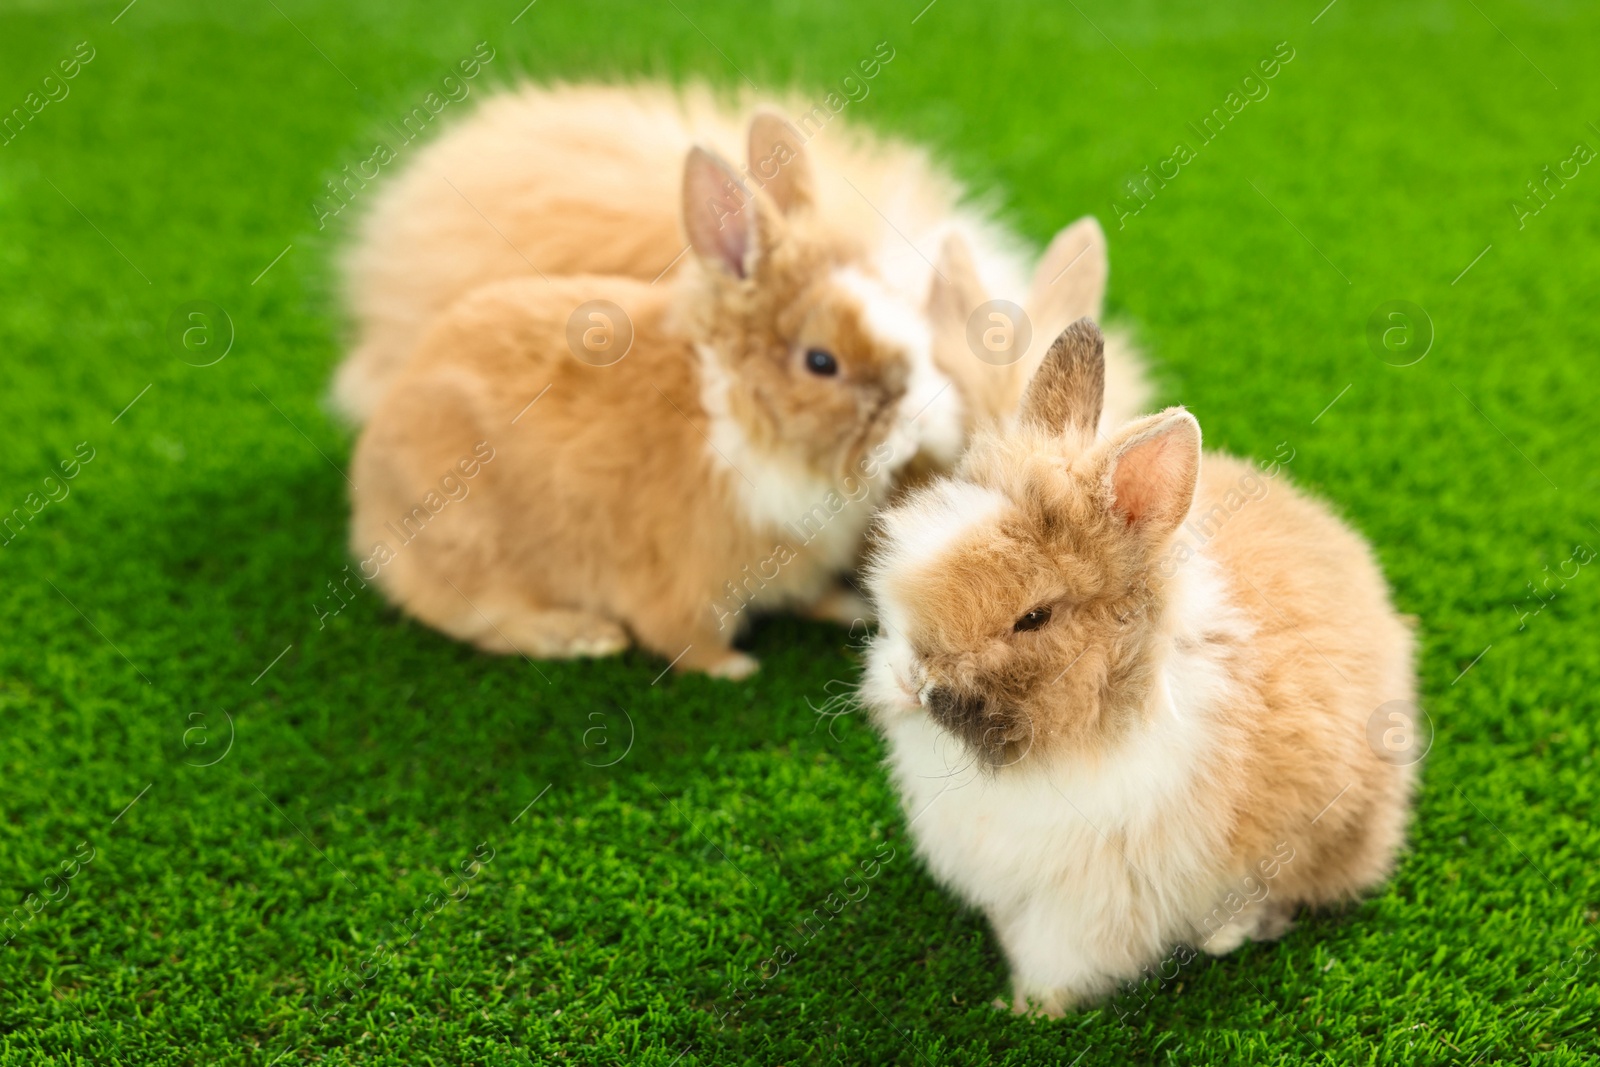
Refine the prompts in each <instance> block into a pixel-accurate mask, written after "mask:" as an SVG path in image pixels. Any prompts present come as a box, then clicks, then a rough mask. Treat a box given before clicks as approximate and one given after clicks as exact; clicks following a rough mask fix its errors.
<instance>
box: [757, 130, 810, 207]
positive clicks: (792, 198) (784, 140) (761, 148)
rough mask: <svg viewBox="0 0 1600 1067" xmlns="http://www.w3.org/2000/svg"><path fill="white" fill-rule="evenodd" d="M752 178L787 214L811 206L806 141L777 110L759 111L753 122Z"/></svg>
mask: <svg viewBox="0 0 1600 1067" xmlns="http://www.w3.org/2000/svg"><path fill="white" fill-rule="evenodd" d="M750 176H751V178H753V179H754V180H755V182H756V184H757V185H759V186H760V187H761V188H762V189H765V190H766V192H767V195H768V196H770V197H772V201H773V203H775V204H777V205H778V210H779V211H781V212H783V213H784V214H785V215H788V214H790V213H791V212H793V211H794V210H795V209H796V208H799V207H810V206H811V203H812V194H813V190H812V177H811V161H810V159H809V158H807V156H806V151H805V140H804V139H803V138H802V137H801V136H800V131H799V130H797V129H795V128H794V126H792V125H791V124H790V123H789V120H788V119H786V118H784V117H783V116H782V115H780V114H778V112H776V111H769V110H765V109H763V110H761V111H757V112H756V114H755V117H754V118H752V119H751V120H750Z"/></svg>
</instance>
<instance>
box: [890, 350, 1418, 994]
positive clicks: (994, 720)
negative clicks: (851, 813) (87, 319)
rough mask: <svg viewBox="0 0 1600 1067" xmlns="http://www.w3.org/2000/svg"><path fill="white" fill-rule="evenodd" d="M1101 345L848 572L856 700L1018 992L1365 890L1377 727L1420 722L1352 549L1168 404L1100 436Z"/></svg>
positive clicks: (1399, 655) (1131, 968) (1383, 602)
mask: <svg viewBox="0 0 1600 1067" xmlns="http://www.w3.org/2000/svg"><path fill="white" fill-rule="evenodd" d="M1099 358H1100V356H1099V337H1098V333H1097V332H1096V331H1094V330H1093V327H1092V326H1090V325H1088V324H1080V325H1079V326H1075V327H1073V328H1072V329H1071V330H1069V331H1067V333H1066V334H1064V335H1063V337H1062V339H1061V341H1059V342H1058V343H1057V346H1056V348H1054V349H1052V350H1051V353H1050V355H1049V356H1048V357H1047V358H1046V360H1045V362H1044V365H1043V366H1042V367H1041V368H1040V372H1039V374H1038V375H1037V376H1036V378H1035V380H1034V381H1033V383H1032V384H1030V386H1029V390H1028V394H1027V397H1026V398H1025V399H1024V402H1023V410H1022V413H1021V415H1020V416H1019V418H1018V419H1016V420H1013V422H1012V423H1011V424H1009V425H1008V426H1006V427H1005V428H1003V429H1002V430H999V431H996V432H994V433H990V434H985V435H983V436H981V437H980V439H979V440H978V441H977V442H976V443H975V444H974V446H973V449H972V451H971V452H970V453H969V455H968V456H967V457H966V459H965V460H964V461H963V463H962V466H961V468H960V470H959V471H958V473H957V475H956V476H955V478H953V479H947V480H943V481H940V482H936V483H934V484H933V485H931V486H929V487H927V488H924V489H923V490H920V491H919V492H918V493H916V494H913V495H912V496H911V498H909V499H908V500H907V501H906V502H904V503H902V504H900V505H898V506H896V507H894V508H892V509H890V511H889V512H888V513H887V514H886V515H885V518H884V526H883V535H884V536H883V544H882V546H881V547H880V550H879V553H878V555H877V558H876V562H875V563H874V565H873V568H872V571H871V574H872V579H871V582H872V584H871V590H872V592H873V597H874V600H875V601H876V603H877V606H878V610H879V613H880V618H881V619H882V624H883V625H882V629H881V631H880V634H879V636H878V637H877V638H876V640H875V642H874V644H873V647H872V649H871V652H870V655H869V666H868V671H867V675H866V678H865V680H864V682H863V686H862V695H863V698H864V700H865V701H866V703H867V704H868V705H869V706H870V707H871V708H872V709H873V712H874V718H875V720H876V722H877V723H878V725H879V727H880V729H881V730H882V732H883V734H884V736H885V739H886V741H887V744H888V748H889V763H890V767H891V769H892V773H893V777H894V780H895V782H896V784H897V786H898V788H899V790H900V792H901V796H902V801H903V804H904V807H905V809H906V811H907V814H908V816H909V818H910V824H911V833H912V834H913V836H914V838H915V840H916V843H917V849H918V852H919V854H920V855H921V856H922V857H923V858H924V860H925V861H926V862H927V864H928V867H929V869H930V871H931V872H932V873H933V874H934V876H935V877H936V878H937V879H939V880H940V881H941V882H943V883H944V884H945V885H947V886H948V887H950V888H951V889H952V890H953V891H954V892H955V893H956V894H957V895H958V896H960V897H961V898H962V899H963V900H964V901H966V902H967V903H969V904H971V905H972V906H975V907H978V908H981V909H982V910H983V911H984V913H985V914H986V915H987V916H988V918H989V920H990V922H991V923H992V925H993V928H994V930H995V933H996V935H997V937H998V938H999V940H1000V942H1001V944H1002V945H1003V946H1004V949H1005V952H1006V955H1007V957H1008V959H1009V960H1010V963H1011V967H1012V976H1013V986H1014V1004H1015V1006H1016V1008H1017V1009H1018V1010H1025V1009H1027V1008H1029V1007H1031V1008H1033V1009H1036V1010H1043V1011H1046V1012H1050V1013H1059V1012H1061V1011H1064V1010H1066V1009H1069V1008H1072V1007H1075V1006H1079V1005H1082V1004H1084V1003H1086V1002H1088V1001H1090V1000H1093V999H1094V998H1097V997H1101V996H1104V995H1106V994H1108V993H1110V992H1111V991H1113V990H1114V989H1116V988H1117V987H1118V986H1120V985H1122V984H1124V983H1128V982H1131V981H1135V980H1138V979H1140V978H1142V977H1145V976H1147V975H1153V974H1154V973H1155V972H1156V971H1157V969H1158V968H1159V967H1160V965H1161V964H1162V961H1163V960H1164V958H1167V957H1168V954H1169V953H1171V952H1172V951H1173V950H1174V949H1175V948H1177V947H1178V946H1183V945H1193V946H1196V947H1199V948H1201V949H1203V950H1205V951H1208V952H1211V953H1214V954H1219V955H1220V954H1222V953H1226V952H1229V951H1231V950H1233V949H1234V948H1236V947H1237V946H1238V945H1239V944H1240V943H1242V942H1243V941H1244V940H1245V939H1247V938H1248V939H1263V940H1265V939H1271V938H1274V937H1277V936H1278V935H1280V934H1281V933H1282V932H1283V931H1284V930H1285V929H1287V927H1288V926H1289V923H1290V918H1291V916H1292V915H1293V914H1294V912H1295V910H1296V909H1297V908H1299V907H1300V906H1303V905H1307V906H1317V905H1322V904H1328V903H1332V902H1335V901H1340V900H1348V899H1351V898H1353V897H1355V896H1357V895H1358V894H1360V893H1361V892H1363V891H1364V890H1367V889H1370V888H1371V887H1373V886H1374V885H1376V884H1377V883H1379V882H1380V881H1381V880H1382V879H1383V878H1384V877H1385V876H1386V875H1387V873H1388V871H1389V869H1390V867H1391V864H1392V862H1393V858H1394V854H1395V852H1396V850H1397V849H1398V847H1399V846H1400V844H1401V842H1402V839H1403V834H1404V827H1405V822H1406V818H1407V811H1408V804H1409V798H1410V794H1411V789H1412V783H1413V768H1412V766H1410V765H1409V763H1408V762H1407V760H1405V759H1403V758H1402V759H1395V758H1385V757H1386V755H1388V754H1387V753H1385V752H1383V751H1382V746H1378V747H1374V743H1373V741H1372V738H1373V736H1374V734H1373V725H1372V724H1373V723H1374V721H1375V720H1377V721H1379V722H1380V725H1381V726H1382V727H1383V728H1385V729H1387V730H1395V729H1398V730H1401V731H1407V730H1413V729H1414V723H1413V722H1412V721H1411V715H1412V712H1413V709H1414V701H1415V695H1416V688H1415V687H1416V683H1415V674H1414V666H1413V660H1414V638H1413V635H1412V633H1411V630H1410V628H1409V627H1408V626H1407V625H1406V624H1405V622H1404V621H1403V620H1402V619H1401V617H1400V616H1399V615H1398V614H1397V613H1396V611H1395V610H1394V608H1393V606H1392V604H1391V602H1390V598H1389V593H1388V589H1387V587H1386V585H1385V583H1384V581H1383V578H1382V575H1381V573H1380V572H1379V569H1378V567H1377V565H1376V562H1375V561H1374V559H1373V556H1372V553H1371V550H1370V549H1369V548H1368V546H1367V545H1366V543H1365V542H1364V541H1363V540H1362V539H1361V538H1360V537H1359V536H1358V535H1357V534H1355V533H1354V532H1353V531H1352V530H1351V529H1350V528H1349V527H1348V526H1346V525H1345V524H1344V523H1343V522H1341V521H1340V520H1339V519H1338V518H1336V517H1335V516H1334V515H1333V514H1332V513H1331V512H1330V511H1329V509H1328V508H1327V507H1325V506H1324V505H1322V504H1320V503H1318V502H1316V501H1314V500H1312V499H1310V498H1309V497H1307V496H1305V495H1304V494H1302V493H1300V492H1298V491H1296V490H1295V489H1294V488H1292V487H1291V486H1290V485H1289V484H1287V481H1286V480H1285V479H1284V478H1283V476H1282V475H1281V473H1280V472H1279V471H1278V470H1276V469H1275V468H1274V469H1273V473H1272V474H1271V475H1268V474H1267V473H1265V471H1264V469H1263V468H1262V467H1260V466H1258V465H1255V464H1250V463H1246V462H1244V461H1241V460H1237V459H1233V458H1231V457H1227V456H1223V455H1218V454H1206V455H1205V456H1204V459H1203V461H1202V459H1201V454H1200V447H1199V442H1200V436H1199V427H1198V424H1196V423H1195V422H1194V419H1193V417H1192V416H1190V415H1189V414H1188V413H1187V412H1184V411H1183V410H1182V409H1170V410H1169V411H1167V412H1164V413H1162V414H1160V415H1155V416H1150V417H1148V418H1146V419H1143V420H1140V421H1138V422H1135V423H1134V424H1132V425H1131V426H1128V427H1125V428H1123V429H1121V430H1120V431H1117V432H1116V433H1114V434H1113V435H1112V436H1111V438H1110V440H1109V441H1108V440H1105V439H1104V438H1097V437H1096V436H1095V434H1094V427H1095V426H1096V424H1097V421H1098V407H1099V397H1098V395H1097V393H1096V390H1097V388H1098V387H1099V381H1098V380H1097V375H1098V374H1099V371H1098V370H1097V369H1096V367H1095V364H1096V362H1097V361H1098V360H1099ZM1041 620H1042V621H1041ZM1410 762H1411V763H1414V762H1415V761H1414V760H1413V761H1410ZM1178 951H1179V952H1180V953H1181V952H1182V951H1183V950H1182V949H1181V948H1179V949H1178ZM1180 958H1181V957H1180Z"/></svg>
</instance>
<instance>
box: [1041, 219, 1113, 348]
mask: <svg viewBox="0 0 1600 1067" xmlns="http://www.w3.org/2000/svg"><path fill="white" fill-rule="evenodd" d="M1108 269H1109V268H1108V266H1107V262H1106V235H1105V231H1104V230H1102V229H1101V228H1100V223H1098V222H1096V221H1095V218H1094V216H1093V215H1085V216H1084V217H1083V218H1081V219H1079V220H1078V221H1077V222H1074V223H1073V224H1072V225H1070V226H1068V227H1067V228H1066V229H1064V230H1062V231H1061V232H1060V233H1058V234H1056V236H1055V239H1054V240H1052V241H1051V242H1050V247H1049V248H1047V249H1045V252H1044V255H1043V256H1041V257H1039V265H1038V266H1037V267H1035V268H1034V271H1033V285H1032V286H1031V287H1030V288H1029V291H1028V316H1029V317H1030V318H1031V319H1033V325H1034V328H1035V329H1036V330H1037V331H1038V332H1039V334H1040V335H1042V336H1045V337H1049V336H1051V335H1052V334H1053V333H1055V331H1057V330H1059V329H1061V328H1062V327H1064V326H1066V325H1067V323H1069V322H1076V321H1077V320H1078V319H1081V318H1083V317H1084V316H1086V315H1087V316H1089V317H1090V318H1099V317H1100V314H1101V311H1102V310H1103V307H1104V304H1105V298H1106V275H1107V273H1108Z"/></svg>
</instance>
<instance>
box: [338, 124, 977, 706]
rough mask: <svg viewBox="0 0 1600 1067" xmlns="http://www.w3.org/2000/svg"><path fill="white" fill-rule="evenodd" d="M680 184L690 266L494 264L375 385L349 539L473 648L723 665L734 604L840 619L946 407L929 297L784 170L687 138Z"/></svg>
mask: <svg viewBox="0 0 1600 1067" xmlns="http://www.w3.org/2000/svg"><path fill="white" fill-rule="evenodd" d="M681 203H682V210H683V214H684V227H685V230H686V232H687V233H688V234H689V238H690V241H691V244H692V248H693V251H694V259H693V261H692V262H691V265H690V268H689V269H687V270H685V271H683V272H682V273H680V274H679V275H677V276H676V277H675V278H673V279H672V280H670V281H665V282H663V283H662V284H654V285H653V284H651V283H648V282H645V281H641V280H638V279H633V278H625V277H616V276H610V277H607V276H597V275H591V276H576V277H558V278H551V279H541V278H538V277H533V276H530V277H526V278H513V279H507V280H501V281H497V282H493V283H490V284H489V285H487V286H484V287H482V288H480V289H478V290H475V291H474V292H472V293H470V294H468V295H467V296H465V297H463V298H462V299H461V300H460V301H458V302H457V303H456V304H455V305H453V306H452V307H451V308H450V309H448V310H447V311H446V312H445V313H444V314H443V315H442V316H441V318H440V319H439V320H438V321H437V322H436V323H435V325H434V327H433V328H432V329H431V330H429V331H428V332H427V333H426V335H425V336H424V337H423V339H422V341H421V342H420V344H419V346H418V349H417V352H416V353H415V355H414V356H413V358H411V359H410V360H409V361H408V362H407V364H406V365H405V366H404V367H403V368H402V369H401V371H400V374H399V376H398V378H397V379H396V380H395V382H394V383H393V385H392V386H391V387H390V388H389V389H388V390H387V391H386V393H385V395H384V396H383V398H382V399H381V400H380V401H379V404H378V407H377V409H376V410H375V411H374V413H373V415H372V418H371V420H370V421H369V422H368V423H367V425H366V427H365V428H364V430H363V432H362V434H361V436H360V439H359V440H358V442H357V446H356V450H355V458H354V463H353V471H352V477H353V481H354V484H355V485H356V486H358V487H359V488H358V489H357V490H356V492H355V493H354V500H353V511H354V516H353V521H352V527H351V544H352V548H353V550H354V552H355V554H356V556H357V557H358V558H359V559H360V560H361V561H362V562H361V573H362V576H363V578H365V579H366V580H368V581H375V582H376V583H377V584H378V585H379V587H380V588H381V589H382V590H383V591H384V592H385V594H386V595H387V596H388V597H389V598H390V599H391V600H392V601H393V602H395V603H396V604H398V605H399V606H400V607H401V608H402V609H404V610H405V611H406V612H407V613H409V614H410V615H412V616H414V617H416V618H417V619H419V620H421V621H422V622H424V623H426V624H428V625H430V626H433V627H435V628H437V629H439V630H441V631H443V632H445V633H447V634H449V635H451V636H453V637H456V638H459V639H462V640H466V641H471V642H473V643H475V644H476V645H478V646H479V647H480V648H483V649H485V650H488V651H492V652H503V653H509V652H517V653H521V654H523V655H525V656H528V657H548V658H561V657H576V656H599V655H607V654H610V653H614V652H617V651H620V650H621V649H623V648H624V647H626V646H627V645H629V644H630V643H631V642H637V643H638V644H639V645H641V646H642V647H644V648H646V649H648V650H650V651H652V652H655V653H657V654H659V655H661V656H662V657H663V658H666V659H668V660H670V661H671V663H672V665H674V666H676V667H677V668H678V669H680V670H698V671H704V672H706V673H708V674H712V675H715V676H720V677H727V678H741V677H745V676H747V675H749V674H750V673H751V672H752V671H754V670H755V669H756V666H757V664H756V661H755V660H754V659H753V658H752V657H750V656H748V655H746V654H744V653H742V652H739V651H737V650H735V649H734V648H733V647H732V641H733V638H734V636H735V634H736V633H737V632H738V630H739V624H740V623H741V622H742V621H743V620H744V619H745V618H746V617H747V616H746V613H745V609H746V608H747V607H748V608H752V609H756V610H761V609H766V608H769V607H776V606H781V605H797V606H800V607H802V608H804V609H806V610H809V611H811V612H812V613H814V614H816V615H818V616H819V617H824V618H833V617H844V618H848V617H852V612H853V610H854V608H855V606H856V605H855V600H856V599H858V598H855V597H853V596H851V595H850V592H849V590H841V588H840V587H838V586H836V585H835V584H834V583H835V577H836V576H837V575H839V574H841V573H843V572H845V571H847V570H848V569H850V568H851V567H852V566H853V564H854V563H855V560H856V555H857V552H858V549H859V546H860V543H861V540H862V536H863V532H864V530H865V527H866V525H867V523H868V522H869V520H870V517H871V514H872V511H873V509H874V507H875V506H876V505H877V504H878V503H879V502H881V500H882V499H883V498H884V496H885V495H886V493H887V492H888V490H889V487H890V485H891V484H892V475H893V473H894V471H895V470H897V469H898V468H899V467H900V466H902V465H903V464H905V463H906V462H907V461H908V460H909V459H910V457H911V456H912V455H914V454H916V453H917V452H918V451H919V450H920V449H924V448H926V447H928V445H929V442H930V440H938V439H947V438H950V436H951V433H952V425H953V422H952V420H954V419H956V418H958V416H959V408H958V407H957V406H956V405H955V403H954V400H953V397H952V394H951V393H950V390H949V388H948V386H949V383H948V381H946V380H944V379H943V378H942V377H941V376H940V375H939V374H938V373H937V372H936V371H935V370H934V369H933V367H932V364H931V362H930V360H929V359H928V357H927V348H928V345H929V339H928V336H927V326H926V316H925V313H924V312H923V311H922V310H921V309H917V308H914V307H910V306H908V305H905V304H904V302H903V301H901V300H899V298H898V297H897V296H896V295H895V294H894V293H893V292H892V291H890V289H889V288H888V287H887V285H886V284H885V283H884V282H883V281H882V280H881V279H879V278H877V277H876V276H875V275H873V274H871V273H870V272H869V271H868V270H867V269H866V268H865V267H863V265H862V264H863V262H864V261H863V257H862V256H861V255H860V249H859V247H858V246H857V245H854V244H852V243H850V242H848V241H845V240H843V239H842V238H841V237H840V235H838V234H837V233H835V232H834V231H832V230H831V229H830V228H829V227H827V226H825V225H822V224H820V223H819V222H818V221H817V219H816V214H815V211H814V210H812V208H811V206H810V205H809V203H808V200H807V197H806V194H805V191H804V190H803V189H800V190H793V191H791V195H790V196H788V197H786V198H785V201H784V203H782V204H780V203H779V201H778V200H777V199H776V198H774V197H773V196H772V195H771V194H770V193H769V192H768V191H766V190H764V189H758V190H751V189H749V188H748V187H747V186H746V185H745V184H744V183H743V182H742V181H741V180H740V178H739V176H738V175H737V174H736V173H735V172H734V171H733V169H732V168H731V167H730V166H728V164H726V163H724V162H723V161H721V160H720V159H719V158H717V157H716V156H714V155H713V154H711V153H710V152H708V151H705V150H703V149H700V148H696V149H693V150H691V151H690V152H689V154H688V157H687V159H686V161H685V163H684V167H683V185H682V194H681ZM596 301H609V302H610V303H611V305H614V307H615V308H616V309H620V310H619V311H613V312H611V313H610V317H609V318H606V313H604V312H596V311H594V310H592V309H593V308H594V307H595V306H596V305H595V304H594V302H596ZM597 316H598V317H597ZM597 330H598V331H600V333H597V334H594V336H593V337H592V338H591V337H590V334H591V333H593V332H594V331H597ZM591 340H592V341H593V342H594V344H591V343H590V342H591ZM601 357H603V358H601ZM546 394H548V395H546ZM469 468H470V471H469ZM445 478H449V479H451V484H450V485H445V484H444V482H443V479H445ZM469 478H470V481H468V480H464V479H469ZM439 488H443V489H445V490H446V492H445V493H444V494H441V493H440V492H439V491H438V489H439Z"/></svg>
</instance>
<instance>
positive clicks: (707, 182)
mask: <svg viewBox="0 0 1600 1067" xmlns="http://www.w3.org/2000/svg"><path fill="white" fill-rule="evenodd" d="M683 195H684V220H683V221H684V228H685V229H686V230H687V231H688V233H689V243H690V245H692V246H693V247H694V250H695V252H696V253H698V254H699V255H700V256H701V257H703V258H706V259H713V260H718V261H720V262H721V263H722V265H723V266H724V267H726V268H727V270H728V271H729V272H730V273H732V274H733V276H734V277H736V278H743V277H744V276H745V265H746V263H747V256H748V255H749V252H750V216H751V215H752V214H753V213H754V209H753V206H752V205H751V204H750V203H749V200H748V197H747V195H746V193H745V191H744V190H743V189H742V188H740V186H739V183H738V182H737V181H736V180H735V179H734V177H733V174H732V173H731V172H730V171H728V170H727V169H726V168H725V167H723V166H722V164H721V163H719V162H718V161H717V160H716V159H715V158H714V157H712V156H711V155H709V154H707V153H701V152H699V151H698V150H697V151H696V152H695V153H694V154H693V155H691V157H690V160H689V164H688V167H687V169H686V171H685V174H684V188H683Z"/></svg>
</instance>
